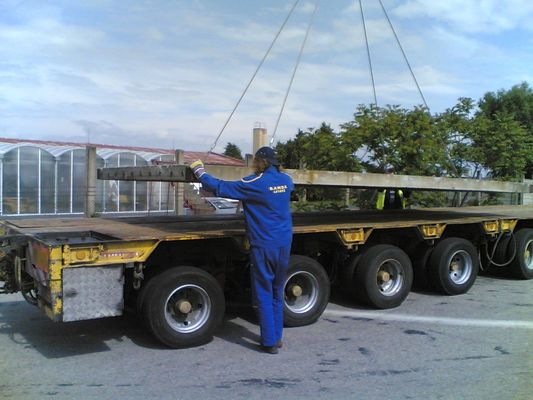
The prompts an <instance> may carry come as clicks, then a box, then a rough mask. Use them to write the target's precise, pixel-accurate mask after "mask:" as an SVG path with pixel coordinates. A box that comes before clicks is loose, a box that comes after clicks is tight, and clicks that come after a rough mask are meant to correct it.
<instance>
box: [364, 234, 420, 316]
mask: <svg viewBox="0 0 533 400" xmlns="http://www.w3.org/2000/svg"><path fill="white" fill-rule="evenodd" d="M412 284H413V267H412V265H411V260H410V259H409V257H408V256H407V254H405V252H404V251H403V250H402V249H400V248H398V247H396V246H392V245H389V244H378V245H376V246H374V247H371V248H370V249H368V250H367V251H366V252H365V253H364V254H363V255H362V257H361V259H360V260H359V263H358V266H357V269H356V271H355V286H356V291H357V294H358V296H359V299H360V300H361V301H363V302H365V303H367V304H369V305H371V306H373V307H376V308H381V309H386V308H393V307H397V306H399V305H400V304H402V302H403V301H404V300H405V298H406V297H407V295H408V294H409V292H410V290H411V285H412Z"/></svg>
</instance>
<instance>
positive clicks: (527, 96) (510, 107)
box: [476, 82, 533, 177]
mask: <svg viewBox="0 0 533 400" xmlns="http://www.w3.org/2000/svg"><path fill="white" fill-rule="evenodd" d="M478 106H479V111H478V113H477V114H476V115H477V116H479V117H484V118H487V119H489V120H490V121H492V122H493V123H494V124H495V126H500V128H502V129H504V128H505V129H507V128H509V127H510V126H509V124H510V121H511V120H514V121H515V122H516V123H518V124H519V125H520V126H521V128H522V129H523V130H525V132H527V138H526V142H527V143H524V145H525V147H526V148H527V147H529V145H530V144H529V142H530V141H532V140H533V89H532V88H531V87H530V86H529V84H528V83H527V82H522V83H521V84H519V85H515V86H513V87H512V88H511V89H509V90H503V89H502V90H499V91H498V92H488V93H486V94H485V95H484V96H483V98H481V99H480V100H479V103H478ZM511 128H512V129H513V130H512V131H511V132H510V134H517V135H518V137H517V139H519V138H522V132H520V131H518V130H516V129H515V127H514V126H512V127H511ZM513 132H514V133H513ZM519 147H520V146H519ZM502 158H503V159H505V160H507V164H508V166H509V168H510V167H511V166H512V164H518V165H520V164H521V161H514V162H511V161H510V159H509V157H507V156H503V157H502ZM526 158H527V160H526V165H525V167H524V169H523V170H522V172H523V173H524V174H525V175H526V176H529V177H531V176H532V174H533V154H531V152H530V153H529V155H527V156H526ZM494 172H495V173H496V174H502V175H497V176H502V177H505V176H509V170H508V168H504V169H502V166H501V165H500V167H497V168H496V169H495V171H494Z"/></svg>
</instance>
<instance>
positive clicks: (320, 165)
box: [276, 122, 361, 172]
mask: <svg viewBox="0 0 533 400" xmlns="http://www.w3.org/2000/svg"><path fill="white" fill-rule="evenodd" d="M276 151H277V152H278V155H279V158H280V161H281V163H282V164H283V165H284V166H285V167H286V168H305V169H308V170H327V171H352V172H356V171H360V170H361V166H360V163H359V161H358V159H357V158H356V157H354V155H353V153H352V152H351V150H350V148H349V147H347V146H345V145H344V143H343V142H342V138H341V136H340V135H339V134H338V133H336V132H335V131H334V130H333V129H332V128H331V126H330V125H328V124H326V123H325V122H323V123H322V124H321V126H320V128H318V129H309V130H308V131H307V132H304V131H302V130H300V131H298V133H297V134H296V137H295V138H294V139H290V140H288V141H287V142H285V143H278V144H277V145H276Z"/></svg>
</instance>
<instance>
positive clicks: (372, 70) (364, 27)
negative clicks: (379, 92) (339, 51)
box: [359, 0, 378, 107]
mask: <svg viewBox="0 0 533 400" xmlns="http://www.w3.org/2000/svg"><path fill="white" fill-rule="evenodd" d="M359 8H360V9H361V20H362V21H363V32H364V34H365V44H366V55H367V58H368V67H369V69H370V80H371V81H372V91H373V92H374V104H375V105H376V107H377V106H378V98H377V96H376V83H375V82H374V69H373V68H372V57H370V46H369V45H368V36H367V34H366V23H365V13H364V12H363V1H362V0H359Z"/></svg>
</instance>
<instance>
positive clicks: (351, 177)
mask: <svg viewBox="0 0 533 400" xmlns="http://www.w3.org/2000/svg"><path fill="white" fill-rule="evenodd" d="M206 171H207V173H209V174H210V175H213V176H216V177H217V178H220V179H224V180H229V181H236V180H240V179H241V178H242V177H243V176H247V175H250V174H252V173H253V171H252V169H251V168H248V167H233V166H220V165H207V166H206ZM284 172H286V173H287V174H289V175H290V176H292V179H293V181H294V183H295V184H296V185H304V186H322V187H345V188H403V189H417V190H441V191H459V192H493V193H533V190H532V185H530V184H529V183H520V182H503V181H492V180H483V179H464V178H442V177H433V176H414V175H390V174H371V173H356V172H340V171H308V170H303V169H287V170H284ZM98 179H103V180H123V181H163V182H197V180H196V178H195V176H194V174H193V173H192V171H191V169H190V168H189V167H188V166H185V165H154V166H146V167H119V168H101V169H99V170H98Z"/></svg>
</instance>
